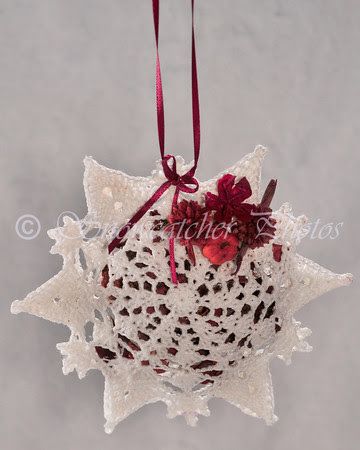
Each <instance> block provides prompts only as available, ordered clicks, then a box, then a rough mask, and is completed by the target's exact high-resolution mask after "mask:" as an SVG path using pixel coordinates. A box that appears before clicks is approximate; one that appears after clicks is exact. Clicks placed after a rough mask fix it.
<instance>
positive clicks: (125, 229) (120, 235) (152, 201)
mask: <svg viewBox="0 0 360 450" xmlns="http://www.w3.org/2000/svg"><path fill="white" fill-rule="evenodd" d="M170 186H171V182H170V181H165V183H163V184H162V185H161V186H160V187H159V188H158V189H157V190H156V191H155V192H154V194H153V195H152V196H151V197H150V198H149V200H147V202H145V203H144V204H143V206H142V207H141V208H140V209H139V210H138V211H137V212H136V213H135V214H134V215H133V216H132V218H131V219H130V220H129V221H128V222H127V224H126V225H124V226H123V227H122V228H121V229H120V231H119V233H118V235H117V236H116V237H115V239H113V240H112V241H111V242H110V244H109V246H108V251H109V253H112V252H113V251H114V250H115V248H119V247H120V244H121V241H122V240H123V239H124V237H125V235H126V234H127V233H128V232H129V231H130V230H131V229H132V227H133V226H134V225H135V224H136V223H137V222H138V221H139V220H140V219H141V218H142V217H143V216H144V215H145V214H146V213H147V212H148V211H149V209H150V208H151V207H152V206H153V205H154V204H155V203H156V202H157V201H158V200H159V199H160V197H161V196H162V195H163V194H164V193H165V192H166V191H167V190H168V189H169V187H170Z"/></svg>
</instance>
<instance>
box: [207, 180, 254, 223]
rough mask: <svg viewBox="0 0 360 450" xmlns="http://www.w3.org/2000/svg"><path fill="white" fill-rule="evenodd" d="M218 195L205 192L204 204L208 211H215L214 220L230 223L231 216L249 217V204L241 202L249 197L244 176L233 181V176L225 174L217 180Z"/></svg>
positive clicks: (238, 217) (247, 185) (240, 218)
mask: <svg viewBox="0 0 360 450" xmlns="http://www.w3.org/2000/svg"><path fill="white" fill-rule="evenodd" d="M217 189H218V195H215V194H212V193H211V192H207V193H206V194H205V204H206V208H207V209H208V210H209V211H215V216H214V218H215V220H217V221H218V222H225V223H230V222H231V220H232V218H233V217H236V218H237V219H239V220H241V221H247V220H249V218H250V212H251V205H249V204H247V203H243V202H244V200H246V199H247V198H249V197H250V195H251V193H252V192H251V187H250V184H249V182H248V180H247V179H246V177H243V178H241V179H240V180H239V181H238V182H237V183H235V176H234V175H231V174H225V175H224V176H223V177H221V178H220V179H219V180H218V182H217Z"/></svg>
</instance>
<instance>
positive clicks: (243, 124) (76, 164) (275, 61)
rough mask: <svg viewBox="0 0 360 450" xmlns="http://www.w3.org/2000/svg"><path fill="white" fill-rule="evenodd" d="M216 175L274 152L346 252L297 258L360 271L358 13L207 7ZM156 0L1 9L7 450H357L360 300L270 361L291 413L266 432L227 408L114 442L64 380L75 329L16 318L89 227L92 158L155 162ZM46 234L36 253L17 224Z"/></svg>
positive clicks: (277, 164) (184, 126)
mask: <svg viewBox="0 0 360 450" xmlns="http://www.w3.org/2000/svg"><path fill="white" fill-rule="evenodd" d="M189 5H190V2H189V1H179V0H163V1H162V11H161V57H162V63H163V76H164V89H165V106H166V126H167V144H168V145H167V147H168V151H169V152H171V153H175V154H176V153H181V154H184V155H185V157H186V158H187V159H189V158H190V157H191V152H192V131H191V103H190V8H189ZM196 23H197V37H198V63H199V79H200V93H201V119H202V159H201V163H200V167H199V177H200V178H201V179H206V178H208V177H211V176H213V175H215V174H216V173H217V172H218V171H220V170H221V169H223V168H225V167H227V166H228V165H230V164H232V163H233V162H234V161H235V160H237V159H240V158H241V157H242V156H243V155H244V154H245V153H246V152H248V151H251V150H252V149H253V147H254V145H255V144H258V143H261V144H264V145H266V146H268V147H269V148H270V149H271V150H272V151H271V153H270V154H269V155H268V156H267V158H266V161H265V168H264V180H267V179H268V178H269V177H276V178H278V179H279V188H278V192H277V196H276V199H275V206H279V205H280V204H281V203H282V202H284V201H291V203H292V205H293V206H294V209H295V212H297V213H299V214H300V213H306V214H307V215H308V216H309V217H310V218H311V219H317V218H320V219H321V223H328V222H344V226H343V228H342V233H341V235H340V237H339V238H338V239H337V240H329V239H325V240H319V239H316V240H309V239H306V240H304V241H303V243H302V244H301V246H300V252H301V253H303V254H305V255H306V256H308V257H310V258H312V259H314V260H316V261H318V262H320V263H322V264H323V265H325V266H327V267H329V268H330V269H332V270H334V271H339V272H342V271H343V272H348V271H351V272H353V273H354V274H355V275H356V274H357V273H358V272H359V257H358V254H359V239H358V222H359V210H358V206H359V197H360V189H359V179H358V168H359V159H360V158H359V154H360V151H359V141H360V131H359V113H360V102H359V77H360V51H359V43H360V27H359V23H360V2H359V1H358V0H343V1H339V0H266V1H265V0H231V1H230V0H226V1H222V2H220V1H209V0H207V1H205V0H199V1H198V2H197V5H196ZM154 57H155V49H154V37H153V29H152V16H151V2H150V0H146V1H145V0H126V1H121V0H104V1H100V0H71V1H70V0H67V1H65V0H0V64H1V65H0V147H1V157H0V164H1V172H0V173H1V177H0V186H1V194H2V195H1V200H0V201H1V235H0V242H1V248H0V250H1V251H0V258H1V267H0V273H1V279H2V282H1V303H0V321H1V322H0V330H1V331H0V336H1V342H0V346H1V347H0V349H1V363H0V364H1V366H0V391H1V394H0V448H1V449H2V450H18V449H21V450H22V449H31V450H32V449H36V450H38V449H46V450H48V449H51V450H57V449H71V450H82V449H87V450H88V449H100V448H101V449H104V450H107V449H117V450H118V449H124V450H125V449H134V450H137V449H146V450H177V449H189V450H200V449H207V450H218V449H229V450H230V449H231V450H232V449H234V450H235V449H246V450H251V449H265V448H266V449H276V450H285V449H289V448H292V449H294V450H299V449H316V450H322V449H326V450H335V449H340V448H341V449H342V450H344V449H345V450H347V449H355V448H358V441H359V439H360V432H359V394H360V388H359V374H360V370H359V369H360V363H359V351H358V345H359V337H360V332H359V326H358V321H359V313H360V307H359V299H358V295H357V286H356V283H354V284H353V285H352V286H351V287H350V288H347V289H346V288H343V289H341V290H337V291H333V292H332V293H330V294H328V295H326V296H325V297H324V298H322V299H321V300H320V301H316V302H314V303H312V304H310V305H308V306H307V307H306V308H305V309H304V310H303V311H301V312H300V313H299V314H298V315H297V318H298V319H299V320H301V321H302V322H303V323H304V325H307V326H309V327H310V328H311V329H312V330H313V335H312V337H311V338H310V343H311V344H312V345H313V346H314V347H315V350H314V351H313V352H312V353H310V354H295V356H294V362H293V365H291V366H290V367H286V366H285V365H284V364H283V363H282V362H280V361H274V362H273V363H272V373H273V381H274V389H275V396H276V413H277V414H278V415H279V416H280V421H279V422H278V423H277V424H276V425H275V426H273V427H267V426H265V424H264V423H263V422H262V421H259V420H256V419H252V418H250V417H248V416H245V415H244V414H242V413H241V412H240V411H239V410H237V409H236V408H234V407H232V406H230V405H228V404H225V403H224V402H222V401H218V400H215V401H212V402H211V408H212V415H211V417H210V418H208V419H204V418H202V419H200V423H199V426H198V427H197V428H195V429H191V428H189V427H187V426H186V425H185V423H184V421H183V419H174V420H172V421H168V420H167V419H166V418H165V406H164V405H162V404H156V405H154V406H147V407H145V408H143V409H142V410H141V411H139V412H137V413H136V414H134V415H132V416H131V417H130V418H128V419H127V420H126V421H124V422H123V423H122V424H120V425H119V426H118V427H117V429H116V431H115V432H114V433H113V435H111V436H107V435H105V434H104V433H103V428H102V426H103V422H104V419H103V412H102V395H103V394H102V391H103V379H102V376H101V375H100V374H99V373H97V372H91V373H90V374H89V375H88V376H87V378H86V379H84V380H83V381H79V380H78V379H77V377H76V376H75V375H74V374H71V375H69V376H67V377H64V376H63V375H62V372H61V361H60V355H59V353H58V352H57V350H56V349H55V344H56V343H57V342H61V341H64V340H66V339H67V336H68V332H67V329H66V328H65V327H62V326H60V325H55V324H51V323H48V322H45V321H43V320H41V319H37V318H34V317H30V316H27V315H19V316H11V315H10V313H9V308H10V303H11V301H12V300H13V299H15V298H22V297H23V296H25V294H26V293H28V292H29V291H31V290H33V289H34V288H36V287H37V286H38V285H40V284H41V283H42V282H44V281H46V280H47V279H48V278H49V277H50V276H52V275H53V274H54V273H56V272H57V271H58V269H59V268H60V264H61V261H60V258H58V257H57V256H51V255H49V253H48V251H49V248H50V245H51V241H50V240H49V238H48V237H47V235H46V232H45V230H46V229H48V228H52V227H54V226H55V224H56V219H57V217H58V215H59V214H60V213H61V212H62V211H66V210H70V211H75V212H76V213H78V214H79V215H80V216H81V215H83V214H85V211H86V209H85V200H84V194H83V189H82V172H83V165H82V159H83V157H84V156H85V155H87V154H88V155H92V156H94V157H95V158H96V159H97V160H98V161H99V162H101V163H103V164H106V165H107V166H110V167H114V168H121V169H123V170H125V171H127V172H129V173H132V174H137V175H146V174H148V173H149V172H150V170H152V168H153V165H154V160H155V159H156V158H157V157H158V146H157V134H156V121H155V108H154ZM26 213H31V214H34V215H36V216H37V217H38V218H39V219H40V221H41V225H42V230H41V233H40V235H39V236H38V238H37V239H34V240H31V241H25V240H21V239H20V238H19V237H18V236H17V235H16V233H15V231H14V225H15V222H16V220H17V218H18V217H19V216H21V215H22V214H26Z"/></svg>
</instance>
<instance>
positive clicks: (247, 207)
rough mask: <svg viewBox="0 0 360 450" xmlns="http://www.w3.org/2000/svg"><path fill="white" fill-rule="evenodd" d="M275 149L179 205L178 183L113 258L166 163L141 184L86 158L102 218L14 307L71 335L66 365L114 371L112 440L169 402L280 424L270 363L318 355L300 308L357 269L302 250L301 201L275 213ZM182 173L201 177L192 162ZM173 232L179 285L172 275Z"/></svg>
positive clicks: (70, 232)
mask: <svg viewBox="0 0 360 450" xmlns="http://www.w3.org/2000/svg"><path fill="white" fill-rule="evenodd" d="M264 152H265V151H264V149H263V148H261V147H259V148H257V149H256V150H255V151H254V152H253V153H251V154H249V155H247V156H246V157H245V158H243V159H242V160H241V161H240V162H239V163H237V164H236V165H234V166H233V167H232V168H230V169H229V170H227V172H226V173H225V174H220V175H219V176H218V177H217V178H216V179H214V180H210V181H206V182H203V183H200V184H199V190H198V192H196V194H194V195H192V196H189V195H186V194H185V195H184V194H182V195H183V197H182V198H180V199H179V201H178V202H177V203H176V204H174V205H173V204H172V202H173V191H172V189H173V188H171V189H169V190H168V191H167V192H166V193H164V195H163V196H162V197H161V199H159V201H158V202H157V203H156V209H155V208H152V209H151V210H150V211H148V212H147V213H146V214H145V215H144V216H143V217H142V219H141V220H139V222H138V223H137V224H136V225H137V226H136V227H134V229H133V230H131V232H129V233H128V234H127V235H126V240H124V241H123V242H121V245H120V246H119V247H120V248H117V249H116V250H115V251H113V252H112V253H111V254H109V253H108V248H107V246H108V243H109V240H110V239H111V235H112V234H111V233H110V231H112V230H110V231H109V225H114V224H115V225H116V226H117V227H118V226H121V224H126V222H127V220H128V219H129V217H132V215H133V214H134V213H135V212H136V211H137V210H138V209H139V207H141V206H142V205H143V204H144V202H145V201H146V200H147V199H148V198H149V193H152V192H155V191H156V189H158V187H159V186H161V185H162V184H163V183H164V180H165V181H166V178H165V176H164V173H163V169H162V166H161V165H159V167H158V169H157V170H156V171H154V172H153V174H152V175H151V176H150V177H147V178H140V177H130V176H127V175H125V174H124V173H122V172H118V171H114V170H110V169H107V168H105V167H103V166H100V165H99V164H97V163H96V162H95V161H94V160H92V159H91V158H87V159H86V160H85V166H86V169H85V177H84V185H85V194H86V200H87V205H88V210H89V213H88V215H87V216H86V217H85V218H84V219H83V220H81V221H78V222H76V221H73V220H72V219H71V218H65V219H64V226H63V227H60V228H56V229H54V230H50V231H49V236H50V237H51V238H53V239H54V240H55V241H56V243H55V245H54V246H53V247H52V249H51V252H52V253H58V254H61V255H62V256H63V259H64V265H63V268H62V270H61V271H60V272H59V273H58V274H57V275H56V276H54V277H53V278H52V279H50V280H49V281H47V282H46V283H45V284H43V285H42V286H41V287H39V288H38V289H37V290H35V291H34V292H32V293H31V294H29V295H28V296H27V297H26V298H25V299H24V300H23V301H15V302H14V303H13V305H12V312H13V313H19V312H28V313H31V314H34V315H37V316H40V317H43V318H45V319H48V320H51V321H53V322H57V323H62V324H65V325H67V326H68V327H69V328H70V332H71V334H70V339H69V341H68V342H64V343H61V344H58V349H59V350H60V352H61V354H62V355H63V371H64V373H65V374H67V373H69V372H72V371H73V370H76V371H77V373H78V375H79V377H80V378H82V377H84V376H85V375H86V373H87V371H88V370H90V369H99V370H100V371H101V372H102V373H103V375H104V377H105V394H104V412H105V418H106V426H105V429H106V431H107V432H111V431H112V430H113V429H114V427H115V426H116V424H117V423H119V422H120V421H121V420H123V419H124V418H125V417H127V416H128V415H129V414H131V413H133V412H134V411H136V410H137V409H138V408H140V407H142V406H143V405H145V404H148V403H153V402H157V401H163V402H165V403H166V405H167V408H168V416H169V417H175V416H177V415H183V416H185V418H186V420H187V422H188V423H189V424H191V425H194V424H195V423H196V421H197V417H198V415H205V416H206V415H209V409H208V401H209V400H210V399H211V398H213V397H220V398H223V399H225V400H227V401H229V402H230V403H232V404H234V405H236V406H238V407H239V408H241V410H242V411H244V412H245V413H247V414H250V415H252V416H256V417H261V418H263V419H264V420H265V421H266V422H267V423H269V424H270V423H272V422H274V420H275V419H276V416H275V415H274V412H273V391H272V384H271V376H270V372H269V362H270V360H271V359H272V358H274V357H276V356H277V357H279V358H281V359H283V360H284V361H285V362H287V363H289V362H290V360H291V354H292V352H293V351H309V350H311V347H310V346H309V345H308V344H307V342H306V341H305V338H306V337H307V336H308V335H309V334H310V330H308V329H307V328H302V327H301V326H300V323H299V322H297V321H296V320H295V319H294V318H293V315H294V313H295V312H296V311H298V310H299V309H300V308H301V307H302V306H304V305H305V304H306V303H308V302H309V301H310V300H312V299H313V298H316V297H318V296H319V295H321V294H323V293H324V292H326V291H329V290H331V289H334V288H336V287H339V286H343V285H347V284H349V282H350V281H351V275H350V274H344V275H337V274H334V273H332V272H330V271H329V270H326V269H324V268H323V267H321V266H319V265H317V264H316V263H314V262H312V261H310V260H308V259H306V258H303V257H302V256H300V255H298V254H297V253H296V245H297V243H298V241H299V234H300V231H301V229H302V227H303V226H304V223H305V218H304V217H303V216H301V217H298V218H295V217H294V216H293V215H292V214H291V211H290V208H289V207H288V206H287V205H284V206H283V207H281V208H280V209H279V210H278V211H276V212H274V211H272V209H271V207H270V203H271V200H272V198H273V195H274V191H275V187H276V183H275V182H274V181H271V182H270V183H269V185H268V186H267V188H266V189H265V192H264V194H263V196H262V197H261V196H260V195H259V190H260V169H261V163H262V159H263V155H264ZM177 165H178V170H179V173H186V171H187V170H189V166H186V165H185V164H184V162H183V160H182V159H181V158H179V157H178V158H177ZM95 231H96V233H95ZM208 231H209V233H208ZM171 232H175V234H176V236H177V237H176V239H175V261H176V263H175V266H176V272H177V280H178V284H173V283H172V281H171V278H170V271H169V265H170V261H169V237H168V236H169V234H170V233H171ZM94 234H95V236H94ZM90 235H92V236H93V237H92V238H90V237H89V236H90ZM89 325H92V333H89V331H88V330H89V328H91V327H89ZM86 330H87V331H86Z"/></svg>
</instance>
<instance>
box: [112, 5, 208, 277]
mask: <svg viewBox="0 0 360 450" xmlns="http://www.w3.org/2000/svg"><path fill="white" fill-rule="evenodd" d="M194 1H195V0H191V27H192V33H191V87H192V115H193V135H194V164H193V166H192V167H191V168H190V169H189V170H188V171H187V172H186V173H185V174H183V175H179V174H178V173H177V170H176V158H175V156H173V155H169V154H165V120H164V101H163V89H162V82H161V68H160V57H159V0H153V2H152V5H153V17H154V30H155V43H156V112H157V125H158V138H159V147H160V155H161V163H162V168H163V172H164V175H165V177H166V180H167V181H165V182H164V183H163V184H162V185H161V186H160V187H159V188H158V189H157V190H156V191H155V192H154V194H153V195H152V196H151V197H150V198H149V200H147V201H146V202H145V203H144V204H143V206H141V208H140V209H139V210H138V211H137V212H136V213H135V214H134V215H133V216H132V217H131V219H130V220H129V221H128V222H127V223H126V224H125V225H124V226H123V227H122V228H121V229H120V231H119V233H118V235H117V236H116V237H115V239H113V240H112V241H111V243H110V244H109V246H108V251H109V253H112V252H113V250H115V248H120V247H121V243H122V240H123V239H124V237H125V235H126V234H127V233H128V231H130V230H131V228H132V227H133V226H134V225H135V224H136V223H137V222H138V221H139V220H140V219H141V218H142V217H143V216H144V214H146V212H147V211H148V210H149V209H150V208H151V207H152V206H153V205H154V204H155V203H156V202H157V201H158V200H159V199H160V198H161V197H162V195H163V194H164V193H165V192H166V191H167V190H168V189H169V188H170V187H171V186H174V187H175V191H174V196H173V201H172V208H173V207H174V205H176V204H177V202H178V198H179V193H180V192H185V193H195V192H196V191H197V190H198V189H199V182H198V181H197V179H196V178H195V172H196V168H197V165H198V160H199V156H200V107H199V92H198V81H197V68H196V51H195V31H194ZM174 239H175V238H174V236H173V235H172V234H171V236H170V237H169V253H170V270H171V280H172V282H173V283H174V284H177V282H178V281H177V274H176V262H175V242H174Z"/></svg>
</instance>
